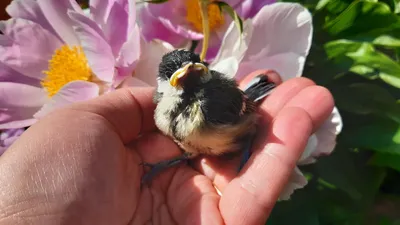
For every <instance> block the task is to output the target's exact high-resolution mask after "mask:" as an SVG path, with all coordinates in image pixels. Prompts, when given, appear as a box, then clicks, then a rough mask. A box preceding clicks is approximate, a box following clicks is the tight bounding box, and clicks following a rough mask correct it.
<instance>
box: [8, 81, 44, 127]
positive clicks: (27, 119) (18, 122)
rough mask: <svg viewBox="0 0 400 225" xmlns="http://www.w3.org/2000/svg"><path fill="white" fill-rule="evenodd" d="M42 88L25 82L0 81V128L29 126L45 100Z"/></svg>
mask: <svg viewBox="0 0 400 225" xmlns="http://www.w3.org/2000/svg"><path fill="white" fill-rule="evenodd" d="M47 100H48V99H47V96H46V93H45V92H44V90H43V89H41V88H38V87H34V86H30V85H27V84H18V83H11V82H1V83H0V129H10V128H21V127H26V126H30V125H31V124H33V123H34V122H35V121H36V120H35V119H34V118H33V114H35V113H36V112H37V111H38V110H39V109H40V108H41V107H42V106H43V104H45V103H46V102H47Z"/></svg>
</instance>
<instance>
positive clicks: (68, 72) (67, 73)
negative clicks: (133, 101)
mask: <svg viewBox="0 0 400 225" xmlns="http://www.w3.org/2000/svg"><path fill="white" fill-rule="evenodd" d="M43 73H44V74H46V77H45V78H44V79H43V81H42V82H41V84H42V86H43V88H44V89H45V90H46V91H47V94H48V96H49V97H52V96H53V95H55V94H56V93H57V92H58V91H59V90H60V89H61V88H62V87H63V86H64V85H66V84H67V83H69V82H71V81H75V80H84V81H91V79H92V71H91V69H90V67H89V65H88V62H87V59H86V56H85V54H84V52H83V49H82V47H81V46H73V47H72V48H71V47H70V46H68V45H64V46H62V47H61V48H59V49H57V50H56V51H55V52H54V55H53V56H52V58H51V60H50V61H49V69H48V70H47V71H44V72H43Z"/></svg>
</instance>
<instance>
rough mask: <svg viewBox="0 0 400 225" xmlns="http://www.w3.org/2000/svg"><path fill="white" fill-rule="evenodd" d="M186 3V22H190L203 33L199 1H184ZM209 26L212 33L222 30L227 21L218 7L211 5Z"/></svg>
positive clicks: (208, 7)
mask: <svg viewBox="0 0 400 225" xmlns="http://www.w3.org/2000/svg"><path fill="white" fill-rule="evenodd" d="M184 1H186V2H185V3H186V10H187V11H186V20H187V21H188V22H190V23H191V24H192V25H193V27H194V28H195V29H196V30H197V31H198V32H202V31H203V23H202V16H201V10H200V6H199V0H184ZM207 12H208V13H207V14H208V26H209V28H210V30H211V31H214V30H216V29H218V28H220V27H221V26H222V25H224V23H225V19H224V17H223V15H222V14H221V11H220V10H219V7H218V5H216V4H209V5H208V6H207Z"/></svg>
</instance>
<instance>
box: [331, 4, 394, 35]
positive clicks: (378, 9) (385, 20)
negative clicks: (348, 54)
mask: <svg viewBox="0 0 400 225" xmlns="http://www.w3.org/2000/svg"><path fill="white" fill-rule="evenodd" d="M324 29H325V30H326V31H328V33H330V34H331V35H333V36H335V37H337V38H352V39H355V40H360V41H373V40H374V39H375V38H377V37H379V36H381V35H382V34H386V35H390V36H392V37H393V38H399V37H400V18H399V16H397V15H396V14H394V13H392V12H391V10H390V7H389V6H388V5H386V4H385V3H381V2H371V1H355V2H353V3H352V4H350V6H349V7H348V8H347V9H346V10H344V11H343V12H342V13H341V14H340V15H339V16H337V17H336V18H335V19H333V20H331V21H329V22H328V23H326V24H325V26H324Z"/></svg>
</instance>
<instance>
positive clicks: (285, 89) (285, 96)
mask: <svg viewBox="0 0 400 225" xmlns="http://www.w3.org/2000/svg"><path fill="white" fill-rule="evenodd" d="M258 74H259V73H258V72H254V73H252V76H256V75H258ZM249 76H250V75H249ZM274 79H276V78H274ZM245 80H247V79H246V78H245ZM245 80H244V81H243V82H242V83H243V85H245V83H244V82H245ZM313 85H314V82H312V81H311V80H309V79H307V78H293V79H290V80H288V81H286V82H284V83H282V84H281V85H279V86H277V87H276V88H275V90H274V92H272V93H271V95H270V96H268V98H266V99H265V100H264V102H263V103H262V104H261V106H260V113H261V121H260V124H262V125H261V128H263V129H261V130H260V131H259V133H260V134H258V136H259V137H260V138H259V139H264V137H265V136H266V134H265V133H266V132H265V131H264V130H266V129H265V127H263V126H267V125H268V124H269V123H270V120H271V118H273V117H275V116H276V114H277V113H278V112H279V110H281V109H282V108H283V107H284V106H285V104H286V103H288V102H289V101H290V100H291V99H292V98H294V97H295V96H296V95H297V94H298V93H299V92H301V91H302V90H303V89H305V88H307V87H310V86H313ZM303 101H304V102H308V101H309V102H311V101H312V99H303ZM239 161H240V159H239V157H236V158H234V159H232V160H230V161H227V160H225V159H218V158H210V157H202V158H199V159H197V160H196V161H195V162H194V165H195V168H196V169H197V170H198V171H199V172H200V173H202V174H204V175H206V176H207V177H209V178H210V179H211V180H212V181H213V182H214V184H215V185H216V187H217V188H218V189H219V190H220V191H223V189H224V187H225V186H226V185H227V184H228V183H229V182H230V181H231V180H232V179H233V178H234V177H235V176H236V175H237V172H236V171H237V168H238V165H239Z"/></svg>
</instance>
